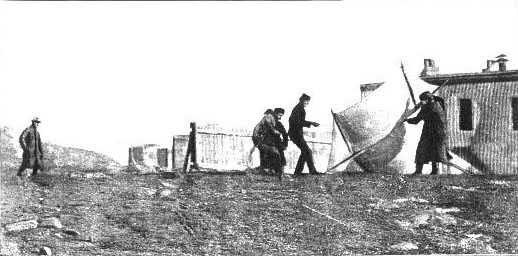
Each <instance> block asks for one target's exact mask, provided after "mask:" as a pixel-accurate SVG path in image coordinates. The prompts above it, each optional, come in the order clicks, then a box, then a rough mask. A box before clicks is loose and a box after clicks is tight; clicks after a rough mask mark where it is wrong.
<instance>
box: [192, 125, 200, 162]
mask: <svg viewBox="0 0 518 256" xmlns="http://www.w3.org/2000/svg"><path fill="white" fill-rule="evenodd" d="M191 130H192V147H191V150H192V152H191V162H192V165H193V167H194V169H196V170H199V169H200V167H199V166H198V159H197V155H198V148H197V147H196V137H198V128H197V127H196V122H192V123H191Z"/></svg>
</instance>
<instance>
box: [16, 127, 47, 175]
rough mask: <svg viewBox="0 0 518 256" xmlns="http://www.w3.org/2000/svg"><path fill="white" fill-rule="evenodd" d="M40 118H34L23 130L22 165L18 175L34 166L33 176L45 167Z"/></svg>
mask: <svg viewBox="0 0 518 256" xmlns="http://www.w3.org/2000/svg"><path fill="white" fill-rule="evenodd" d="M39 124H40V120H39V118H37V117H35V118H33V119H32V124H31V126H29V127H27V128H26V129H25V130H23V132H22V134H21V135H20V139H19V141H20V146H21V147H22V149H23V156H22V165H21V166H20V169H18V174H17V175H18V176H22V173H23V171H24V170H25V169H27V168H32V176H34V175H36V174H37V173H38V170H42V169H43V148H42V145H41V137H40V133H39V132H38V129H37V128H38V125H39Z"/></svg>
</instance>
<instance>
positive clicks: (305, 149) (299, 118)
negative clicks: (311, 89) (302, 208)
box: [288, 93, 321, 176]
mask: <svg viewBox="0 0 518 256" xmlns="http://www.w3.org/2000/svg"><path fill="white" fill-rule="evenodd" d="M310 100H311V97H310V96H309V95H307V94H305V93H303V94H302V96H300V98H299V103H298V104H297V105H296V106H295V107H294V108H293V110H292V111H291V115H290V118H289V124H290V127H289V129H288V134H289V136H290V139H291V141H292V142H293V143H294V144H295V145H297V147H298V148H299V149H300V156H299V160H298V161H297V166H296V167H295V173H294V175H295V176H298V175H302V170H303V169H304V164H305V163H307V164H308V169H309V173H310V174H314V175H317V174H321V173H319V172H317V170H316V168H315V162H314V160H313V152H312V151H311V149H310V148H309V146H308V143H307V142H306V140H305V139H304V133H303V130H304V127H311V126H315V127H318V126H319V125H320V124H319V123H316V122H311V121H306V110H305V109H304V108H306V107H307V106H308V104H309V101H310Z"/></svg>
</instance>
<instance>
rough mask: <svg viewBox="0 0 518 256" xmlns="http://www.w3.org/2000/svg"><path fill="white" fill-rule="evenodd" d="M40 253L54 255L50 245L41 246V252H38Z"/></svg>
mask: <svg viewBox="0 0 518 256" xmlns="http://www.w3.org/2000/svg"><path fill="white" fill-rule="evenodd" d="M38 255H52V251H51V250H50V248H49V247H46V246H44V247H42V248H40V252H39V253H38Z"/></svg>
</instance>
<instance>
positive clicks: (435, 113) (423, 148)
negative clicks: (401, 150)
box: [405, 92, 451, 175]
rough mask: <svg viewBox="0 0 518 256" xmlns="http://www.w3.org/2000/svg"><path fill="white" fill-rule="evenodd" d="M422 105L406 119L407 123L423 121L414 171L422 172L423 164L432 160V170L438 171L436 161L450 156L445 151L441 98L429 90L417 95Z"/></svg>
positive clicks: (445, 128)
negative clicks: (417, 111)
mask: <svg viewBox="0 0 518 256" xmlns="http://www.w3.org/2000/svg"><path fill="white" fill-rule="evenodd" d="M419 99H420V100H421V105H422V106H423V107H422V108H421V110H420V111H419V114H417V116H416V117H414V118H409V119H406V120H405V121H406V122H408V123H409V124H418V123H419V122H421V121H424V124H423V131H422V133H421V139H420V140H419V144H418V146H417V150H416V154H415V166H416V167H415V173H414V175H416V174H422V173H423V165H424V164H426V163H428V162H432V172H431V173H430V174H432V175H435V174H438V173H439V166H438V163H439V162H441V163H447V162H448V160H449V158H451V157H450V156H449V154H448V151H447V132H446V131H447V127H446V125H447V123H446V111H445V110H444V106H443V105H442V104H441V102H443V100H442V98H440V97H437V96H434V95H433V94H431V93H430V92H424V93H422V94H421V95H419Z"/></svg>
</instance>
